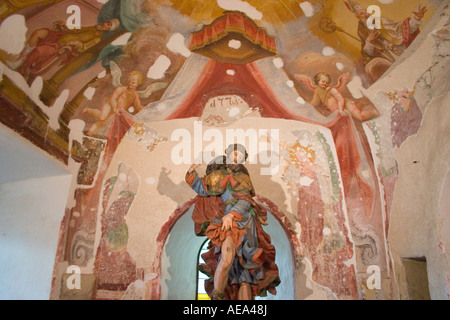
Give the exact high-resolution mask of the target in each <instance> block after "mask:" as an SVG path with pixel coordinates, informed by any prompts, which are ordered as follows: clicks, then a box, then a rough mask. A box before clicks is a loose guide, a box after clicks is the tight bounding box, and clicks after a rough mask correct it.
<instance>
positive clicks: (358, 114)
mask: <svg viewBox="0 0 450 320" xmlns="http://www.w3.org/2000/svg"><path fill="white" fill-rule="evenodd" d="M294 77H295V78H296V79H297V80H298V81H300V82H301V83H302V84H303V85H304V86H305V87H306V88H307V89H308V90H310V91H312V92H314V96H313V98H312V100H311V104H312V105H313V106H315V107H317V106H318V105H320V103H323V104H324V105H325V107H326V108H327V109H329V110H330V111H332V112H335V111H339V112H340V113H341V114H344V110H348V111H349V112H350V113H351V115H352V116H353V117H354V118H356V119H358V120H360V121H367V120H370V119H373V118H376V117H378V116H379V115H380V113H379V112H378V110H377V109H375V108H371V109H369V110H361V109H360V108H359V107H358V105H357V104H356V103H355V102H354V101H353V100H351V99H346V98H344V96H343V95H342V93H341V90H342V89H344V88H345V86H346V85H347V83H348V82H349V80H350V73H348V72H345V73H343V74H342V75H341V76H340V77H339V80H338V84H337V85H336V86H334V87H330V86H329V84H330V81H331V77H330V75H329V74H328V73H326V72H320V73H318V74H316V75H315V76H314V82H313V80H312V79H311V78H310V77H308V76H307V75H304V74H295V75H294Z"/></svg>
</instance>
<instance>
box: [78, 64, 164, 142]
mask: <svg viewBox="0 0 450 320" xmlns="http://www.w3.org/2000/svg"><path fill="white" fill-rule="evenodd" d="M110 71H111V75H112V84H113V86H114V87H115V88H116V89H115V90H114V92H113V93H112V95H111V97H109V98H107V99H106V100H105V102H104V104H103V106H102V108H101V110H99V109H94V108H84V109H83V110H82V114H88V115H90V116H92V117H94V118H96V119H97V120H98V121H97V122H95V123H94V124H93V125H92V126H91V128H90V129H89V131H88V132H87V135H92V133H94V132H95V131H96V130H97V129H99V128H103V127H105V126H106V125H107V124H108V123H109V122H110V121H109V120H110V119H111V117H112V116H113V115H118V114H123V113H124V112H129V113H137V112H139V111H141V110H142V108H143V107H142V105H141V98H143V99H145V98H148V97H150V96H151V94H152V93H153V92H155V91H158V90H161V89H163V88H165V87H166V86H167V83H166V82H154V83H152V84H150V85H149V86H148V87H147V88H146V89H145V90H143V91H138V90H136V89H137V88H138V87H139V86H140V85H141V84H142V81H143V75H142V73H140V72H139V71H131V72H130V73H129V74H128V78H127V84H126V85H122V83H121V81H120V79H121V77H122V70H121V69H120V67H119V66H118V65H117V64H116V63H115V62H114V61H110Z"/></svg>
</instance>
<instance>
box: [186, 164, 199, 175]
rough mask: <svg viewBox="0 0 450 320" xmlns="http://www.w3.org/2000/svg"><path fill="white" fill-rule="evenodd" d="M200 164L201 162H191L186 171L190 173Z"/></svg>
mask: <svg viewBox="0 0 450 320" xmlns="http://www.w3.org/2000/svg"><path fill="white" fill-rule="evenodd" d="M200 166H201V164H199V163H193V164H192V165H191V166H190V167H189V170H188V173H192V172H193V171H194V170H195V169H197V168H198V167H200Z"/></svg>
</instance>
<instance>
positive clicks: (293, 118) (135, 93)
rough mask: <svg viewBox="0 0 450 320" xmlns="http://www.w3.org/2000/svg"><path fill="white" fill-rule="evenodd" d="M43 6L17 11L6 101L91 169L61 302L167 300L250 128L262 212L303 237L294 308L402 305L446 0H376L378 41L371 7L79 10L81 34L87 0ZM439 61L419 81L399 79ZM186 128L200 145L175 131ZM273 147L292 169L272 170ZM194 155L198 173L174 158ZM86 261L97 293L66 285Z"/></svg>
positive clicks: (2, 92)
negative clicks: (407, 234) (266, 150)
mask: <svg viewBox="0 0 450 320" xmlns="http://www.w3.org/2000/svg"><path fill="white" fill-rule="evenodd" d="M25 2H26V3H27V5H26V6H24V8H20V9H18V11H14V9H13V8H8V10H10V11H8V10H6V11H4V12H7V13H6V14H4V15H3V16H2V19H3V21H2V25H1V27H0V28H1V29H0V35H2V34H4V30H5V29H7V30H10V29H12V28H14V29H15V34H16V35H20V36H17V37H16V38H17V39H16V42H17V43H15V45H14V46H9V47H5V45H4V43H5V41H4V40H3V37H4V36H2V37H0V39H2V41H0V60H1V62H0V71H1V75H2V80H1V82H0V106H1V108H2V113H3V115H4V116H2V123H3V124H4V125H6V126H8V127H10V128H12V129H13V130H15V131H16V132H18V133H20V134H21V135H22V136H24V137H26V138H27V139H29V140H30V141H31V142H33V143H34V144H36V145H38V146H39V147H40V148H42V149H43V150H45V151H47V152H48V153H49V154H51V155H53V156H54V157H55V158H57V159H58V160H59V161H61V162H62V163H64V164H65V165H66V166H67V167H68V168H69V169H70V171H71V172H72V173H73V175H74V178H73V183H72V188H71V191H70V192H71V193H70V195H69V201H68V204H67V208H66V214H65V218H64V220H63V221H62V225H61V234H60V239H59V247H58V253H57V257H56V263H55V272H54V279H53V291H52V299H74V298H85V299H160V298H164V297H167V292H165V291H164V290H168V289H166V288H165V287H164V283H165V281H166V280H167V279H165V278H164V277H165V275H166V271H167V270H162V268H166V267H167V265H166V264H165V260H164V259H165V258H164V257H165V256H164V252H166V251H165V250H166V247H165V246H166V244H167V241H168V239H169V237H170V234H171V232H172V230H176V228H175V227H174V226H175V225H176V223H177V221H178V220H179V219H181V217H183V215H184V214H186V212H190V211H189V210H191V208H192V206H193V202H192V199H193V197H194V194H193V193H192V192H191V191H192V190H190V189H189V187H188V186H187V185H186V183H185V181H184V177H185V173H186V170H187V169H188V168H189V165H190V164H191V163H193V162H194V161H196V160H197V159H198V158H197V157H198V154H199V153H201V152H204V151H205V150H207V151H211V150H213V151H214V155H216V156H218V155H220V154H222V153H223V151H224V150H225V148H226V147H227V145H226V143H225V139H223V140H222V141H220V139H219V138H220V137H222V138H224V137H227V133H226V132H227V131H226V130H227V129H232V130H241V131H233V132H234V133H236V132H238V133H239V134H240V135H241V136H242V137H243V138H244V140H243V143H244V144H245V147H246V148H247V150H251V152H250V153H251V154H250V158H249V160H248V162H249V163H248V164H246V166H247V167H248V170H249V172H250V175H251V178H252V181H253V183H254V186H255V189H256V193H257V197H256V199H257V202H259V203H260V204H262V205H264V206H266V207H267V208H269V209H270V210H269V212H270V213H271V215H272V216H273V217H274V219H275V220H276V221H277V223H279V224H280V226H281V228H282V229H283V231H284V234H283V237H285V238H286V239H287V240H286V241H287V242H288V243H289V246H290V248H289V249H287V250H285V251H280V252H277V254H279V255H289V256H291V255H292V256H293V257H294V262H293V267H292V269H293V271H292V274H289V275H287V276H286V275H283V277H287V279H295V280H292V281H294V282H295V290H294V291H295V292H294V294H293V298H295V299H300V298H301V299H314V298H320V299H394V298H396V297H397V292H398V289H397V287H396V284H395V281H394V280H393V279H395V273H394V265H393V259H392V257H391V253H390V248H389V245H388V241H387V238H388V234H389V227H390V219H391V210H392V202H393V198H394V190H395V186H396V182H397V179H398V176H399V170H398V165H397V161H396V158H395V152H396V151H395V150H397V149H400V148H401V147H402V144H403V143H405V141H407V140H408V138H409V137H411V136H414V135H416V134H417V133H418V132H419V130H420V127H421V123H422V119H423V117H424V114H425V112H426V107H427V105H428V103H429V102H430V101H431V100H432V98H433V97H436V96H439V95H440V94H442V92H445V88H443V86H440V85H439V86H438V85H437V82H439V81H440V79H441V78H440V77H441V75H442V73H441V71H440V70H438V69H439V68H442V67H444V68H445V66H446V65H448V64H446V63H445V62H446V61H447V60H446V59H447V58H446V57H447V56H448V50H447V49H448V48H447V46H446V43H447V41H448V21H447V23H445V22H442V21H443V20H439V21H440V28H439V29H437V30H434V31H433V29H432V28H433V27H434V25H435V24H436V19H434V20H433V19H432V17H433V16H434V14H435V12H439V11H438V8H439V5H440V4H441V3H440V2H439V1H435V0H427V1H416V0H414V1H405V0H394V1H391V2H389V3H387V2H381V1H376V4H377V5H378V6H379V8H380V9H381V17H380V19H381V22H382V23H383V28H384V29H378V30H377V29H375V30H374V31H372V30H371V29H368V27H367V25H366V24H365V23H366V21H367V19H368V18H369V17H370V13H368V12H367V10H366V9H367V7H368V6H369V5H371V4H373V3H372V2H374V1H368V0H360V1H332V0H328V1H326V0H314V1H313V0H311V1H289V2H288V4H287V8H286V7H283V6H281V5H280V4H279V3H274V4H270V5H262V4H260V3H259V2H258V1H210V2H208V3H199V2H197V1H188V0H180V1H177V0H158V1H144V0H142V1H139V0H133V1H127V3H126V4H125V3H121V2H120V1H115V0H110V1H108V2H106V3H105V4H102V3H100V2H96V3H95V4H90V3H88V1H82V0H78V1H71V4H72V2H73V3H74V4H76V5H77V6H79V8H81V12H82V13H83V15H82V17H83V19H82V22H83V24H82V27H81V28H80V29H71V28H68V26H67V23H66V22H67V13H66V9H67V6H68V5H69V1H28V2H27V1H25ZM25 2H24V3H25ZM194 4H195V5H196V6H194ZM3 6H8V5H7V4H4V5H3ZM193 8H196V9H195V10H194V9H193ZM11 10H12V11H11ZM443 12H444V13H443V15H446V14H447V13H446V11H443ZM441 19H444V18H441ZM431 31H432V32H431ZM2 32H3V33H2ZM426 32H427V33H428V34H427V33H426ZM430 34H431V35H430ZM429 45H431V47H432V48H433V54H425V53H424V52H425V48H426V47H427V46H428V47H429ZM424 56H425V57H427V58H429V60H430V61H429V63H428V60H426V59H424V60H423V59H422V61H425V62H423V63H422V65H421V66H423V67H422V69H423V70H420V68H417V70H414V72H416V73H417V77H414V76H412V77H411V78H408V80H403V81H398V82H394V80H392V79H393V78H394V77H398V78H401V74H402V73H401V71H398V70H404V69H413V66H414V65H415V63H414V62H415V61H417V59H418V60H420V58H421V57H422V58H423V57H424ZM417 57H419V58H417ZM415 59H416V60H415ZM396 71H397V72H398V74H400V76H399V75H398V74H397V75H396V73H395V72H396ZM442 82H443V83H444V82H445V81H442ZM445 83H446V82H445ZM447 89H448V88H447ZM447 91H448V90H447ZM196 123H200V124H201V128H202V130H203V131H201V132H200V133H198V130H197V131H196V127H195V126H196ZM181 129H184V130H185V131H183V132H185V133H187V134H188V135H189V137H191V140H189V141H187V140H180V139H181V136H177V137H175V136H174V132H180V131H177V130H181ZM208 130H213V131H208ZM252 130H253V131H252ZM270 130H276V132H277V133H278V134H275V135H272V134H271V131H270ZM253 132H254V133H255V134H256V138H254V136H255V135H254V136H252V134H253ZM262 132H263V133H265V134H261V133H262ZM239 134H238V135H239ZM177 139H178V140H177ZM199 141H200V145H198V142H199ZM182 142H186V143H187V144H188V145H189V148H186V149H184V147H183V148H181V147H180V146H181V143H182ZM264 144H269V145H270V146H271V149H270V151H271V156H273V157H275V158H277V159H278V161H279V163H278V166H275V167H277V170H274V171H273V172H272V173H271V174H270V175H265V174H262V172H268V171H267V170H268V169H270V168H269V167H268V166H270V165H273V164H274V163H270V162H269V163H268V162H266V163H264V164H262V163H261V161H260V159H261V156H262V155H261V154H262V152H261V150H257V148H258V147H260V146H261V145H264ZM216 146H219V147H217V148H216ZM180 148H181V150H182V158H183V159H187V161H185V162H182V161H174V150H178V151H179V150H180ZM187 150H189V154H186V153H184V152H185V151H187ZM178 155H180V154H178ZM175 158H176V157H175ZM177 159H178V158H177ZM207 164H208V161H207V160H205V159H203V162H202V165H203V167H206V165H207ZM271 169H273V167H272V168H271ZM203 170H204V168H203ZM264 170H266V171H264ZM269 171H270V170H269ZM193 231H194V230H192V234H191V236H192V237H195V234H194V232H193ZM198 249H199V248H195V250H194V249H193V248H189V250H193V252H194V251H195V252H198ZM186 250H187V249H186ZM196 254H197V253H195V255H196ZM192 263H193V264H196V263H197V262H195V261H193V262H192ZM69 265H77V266H79V267H81V272H82V279H83V283H84V284H86V287H87V288H89V289H87V291H82V292H79V293H78V295H77V294H74V293H73V292H71V291H70V290H67V288H65V281H66V280H67V276H68V274H67V272H66V271H67V266H69ZM374 266H376V268H375V269H376V271H377V272H378V273H377V274H379V283H381V284H380V285H379V286H376V288H375V289H374V288H373V287H370V285H368V282H367V279H368V278H369V277H370V276H371V275H372V273H371V270H374V269H373V267H374ZM168 268H170V266H169V267H168ZM170 270H172V269H170ZM282 272H283V269H282V268H281V270H280V273H282ZM193 276H195V275H193ZM285 279H286V278H285ZM190 281H195V278H193V279H191V280H190ZM288 281H289V280H288ZM377 283H378V282H377ZM282 285H283V282H282V283H281V285H280V286H281V287H280V288H281V289H280V290H281V292H282V290H283V289H282V288H283V287H282ZM161 290H162V291H161ZM275 297H276V296H275ZM291 298H292V297H291Z"/></svg>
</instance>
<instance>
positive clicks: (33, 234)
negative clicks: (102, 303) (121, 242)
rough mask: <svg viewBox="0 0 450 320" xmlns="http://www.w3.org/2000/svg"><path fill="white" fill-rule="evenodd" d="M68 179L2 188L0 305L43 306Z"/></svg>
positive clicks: (45, 179) (42, 179) (39, 180)
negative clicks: (40, 303) (29, 303)
mask: <svg viewBox="0 0 450 320" xmlns="http://www.w3.org/2000/svg"><path fill="white" fill-rule="evenodd" d="M70 183H71V175H60V176H51V177H40V178H35V179H28V180H22V181H15V182H9V183H4V184H1V185H0V238H1V241H0V274H1V275H2V276H1V277H0V299H2V300H3V299H6V300H16V299H17V300H47V299H48V298H49V297H50V290H51V284H52V274H53V263H54V261H55V254H56V250H57V244H58V236H59V230H60V225H61V220H62V218H63V215H64V209H65V206H66V203H67V195H68V192H69V186H70Z"/></svg>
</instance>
